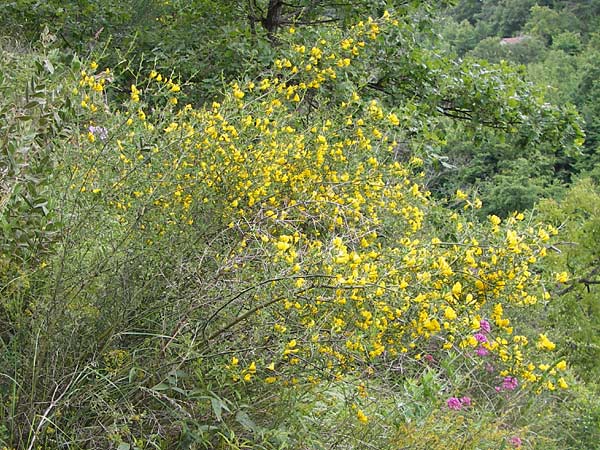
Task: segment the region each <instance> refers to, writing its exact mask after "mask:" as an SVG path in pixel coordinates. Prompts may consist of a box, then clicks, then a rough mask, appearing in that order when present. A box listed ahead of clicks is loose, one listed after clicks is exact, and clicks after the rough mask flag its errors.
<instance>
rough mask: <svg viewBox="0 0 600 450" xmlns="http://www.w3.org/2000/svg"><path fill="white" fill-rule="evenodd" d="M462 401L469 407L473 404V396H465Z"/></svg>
mask: <svg viewBox="0 0 600 450" xmlns="http://www.w3.org/2000/svg"><path fill="white" fill-rule="evenodd" d="M460 402H461V403H462V405H463V406H464V407H465V408H468V407H469V406H471V397H463V398H461V399H460Z"/></svg>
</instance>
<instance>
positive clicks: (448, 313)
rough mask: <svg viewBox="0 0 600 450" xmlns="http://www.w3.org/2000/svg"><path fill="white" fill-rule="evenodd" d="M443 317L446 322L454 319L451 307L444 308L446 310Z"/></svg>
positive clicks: (454, 315) (454, 313)
mask: <svg viewBox="0 0 600 450" xmlns="http://www.w3.org/2000/svg"><path fill="white" fill-rule="evenodd" d="M444 317H445V318H446V319H448V320H454V319H456V317H457V316H456V311H454V309H453V308H452V307H451V306H446V310H445V311H444Z"/></svg>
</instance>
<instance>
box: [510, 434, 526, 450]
mask: <svg viewBox="0 0 600 450" xmlns="http://www.w3.org/2000/svg"><path fill="white" fill-rule="evenodd" d="M508 442H509V443H510V444H511V445H512V446H513V447H515V448H521V445H523V441H522V440H521V438H520V437H518V436H513V437H511V438H510V439H509V440H508Z"/></svg>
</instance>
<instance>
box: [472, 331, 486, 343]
mask: <svg viewBox="0 0 600 450" xmlns="http://www.w3.org/2000/svg"><path fill="white" fill-rule="evenodd" d="M473 337H474V338H475V339H477V342H487V340H488V339H487V337H486V335H485V334H483V333H475V335H474V336H473Z"/></svg>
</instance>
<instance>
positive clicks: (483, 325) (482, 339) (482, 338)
mask: <svg viewBox="0 0 600 450" xmlns="http://www.w3.org/2000/svg"><path fill="white" fill-rule="evenodd" d="M479 329H480V330H481V331H480V332H479V333H475V334H474V336H473V337H474V338H475V339H476V340H477V342H479V343H480V344H485V343H486V342H488V337H487V334H488V333H489V332H491V331H492V326H491V325H490V323H489V322H488V321H487V320H485V319H481V320H480V321H479ZM475 353H476V354H477V356H480V357H484V356H487V355H489V354H490V352H489V351H488V350H487V348H485V347H484V346H483V345H480V346H479V347H477V350H475Z"/></svg>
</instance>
